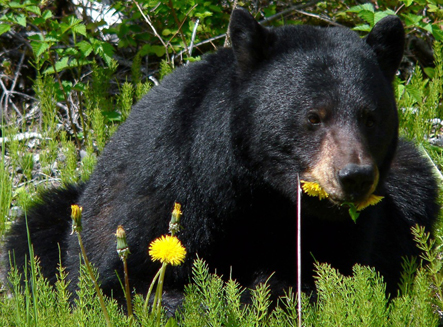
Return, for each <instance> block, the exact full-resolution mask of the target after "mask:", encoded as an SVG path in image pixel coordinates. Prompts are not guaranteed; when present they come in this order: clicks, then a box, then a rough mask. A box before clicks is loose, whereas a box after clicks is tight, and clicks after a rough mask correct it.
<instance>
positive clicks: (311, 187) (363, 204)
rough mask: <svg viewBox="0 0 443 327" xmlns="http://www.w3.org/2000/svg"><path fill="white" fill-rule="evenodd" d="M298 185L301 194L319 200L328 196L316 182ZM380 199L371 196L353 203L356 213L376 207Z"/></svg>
mask: <svg viewBox="0 0 443 327" xmlns="http://www.w3.org/2000/svg"><path fill="white" fill-rule="evenodd" d="M300 183H301V184H302V186H301V187H302V189H303V192H305V193H306V194H307V195H309V196H316V197H318V198H319V199H320V200H323V199H325V198H327V197H328V196H329V194H328V193H327V192H326V191H325V190H324V189H323V188H322V187H321V186H320V184H318V183H317V182H307V181H300ZM382 199H383V196H379V195H374V194H371V196H370V197H369V198H367V199H366V200H364V201H360V202H356V203H354V205H355V208H356V210H357V211H362V210H363V209H366V208H367V207H369V206H373V205H376V204H377V203H379V202H380V201H381V200H382ZM347 204H349V203H347Z"/></svg>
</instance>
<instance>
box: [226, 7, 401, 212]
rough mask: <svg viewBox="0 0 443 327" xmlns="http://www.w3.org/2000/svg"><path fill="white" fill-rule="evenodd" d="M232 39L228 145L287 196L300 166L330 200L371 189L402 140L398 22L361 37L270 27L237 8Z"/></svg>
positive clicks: (355, 197) (361, 196)
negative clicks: (233, 70)
mask: <svg viewBox="0 0 443 327" xmlns="http://www.w3.org/2000/svg"><path fill="white" fill-rule="evenodd" d="M230 37H231V43H232V48H233V52H234V55H235V60H236V72H237V74H236V90H235V91H234V92H235V96H234V99H235V100H234V101H235V106H234V109H233V111H234V112H233V120H232V124H231V126H232V132H233V145H234V148H235V150H236V153H237V155H238V157H239V158H240V160H241V161H242V162H243V164H244V165H245V166H247V168H248V170H249V171H251V172H252V173H253V174H254V175H255V176H256V177H257V178H260V179H262V180H263V181H264V182H265V184H267V185H269V187H271V188H273V189H276V190H278V191H279V192H281V193H282V194H284V196H287V197H288V198H290V199H292V200H294V198H295V196H296V187H295V185H296V181H297V173H298V174H299V175H300V178H301V179H302V180H307V181H315V182H317V183H319V184H320V186H321V187H322V188H323V189H324V190H325V191H326V192H327V193H328V194H329V195H330V196H329V199H330V200H331V201H332V202H333V203H337V204H340V203H343V202H349V201H352V202H355V201H362V200H365V199H367V198H368V197H369V196H370V195H371V194H373V193H374V192H376V193H377V192H378V191H379V190H380V187H381V186H380V185H381V184H382V183H383V179H384V178H385V176H386V174H387V172H388V170H389V167H390V164H391V161H392V159H393V156H394V153H395V149H396V146H397V139H398V117H397V109H396V105H395V98H394V93H393V89H392V86H391V83H392V81H393V78H394V76H395V73H396V71H397V69H398V66H399V64H400V61H401V58H402V55H403V47H404V30H403V26H402V23H401V21H400V20H399V19H398V18H397V17H395V16H388V17H385V18H384V19H382V20H381V21H379V22H378V23H377V24H376V25H375V26H374V28H373V29H372V31H371V32H370V33H369V35H368V36H367V37H366V38H364V39H362V38H360V37H359V36H358V35H357V34H356V33H355V32H353V31H350V30H349V29H345V28H340V27H331V28H318V27H312V26H285V27H280V28H275V29H268V28H266V27H263V26H261V25H259V24H258V23H257V22H256V21H255V20H254V19H253V17H252V16H251V15H250V14H249V13H248V12H247V11H245V10H243V9H236V10H235V11H234V12H233V14H232V18H231V23H230Z"/></svg>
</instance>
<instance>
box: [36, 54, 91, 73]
mask: <svg viewBox="0 0 443 327" xmlns="http://www.w3.org/2000/svg"><path fill="white" fill-rule="evenodd" d="M91 63H92V61H91V60H77V59H71V58H69V57H64V58H62V59H61V60H59V61H57V62H56V63H55V69H56V70H57V71H58V72H60V71H62V70H64V69H66V68H75V67H81V66H84V65H88V64H91ZM54 73H55V71H54V67H52V66H51V67H49V68H48V69H46V70H45V71H44V72H43V74H54Z"/></svg>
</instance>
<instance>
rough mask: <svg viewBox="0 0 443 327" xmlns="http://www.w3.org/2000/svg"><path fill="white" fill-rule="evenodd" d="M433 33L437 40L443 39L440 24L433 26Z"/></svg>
mask: <svg viewBox="0 0 443 327" xmlns="http://www.w3.org/2000/svg"><path fill="white" fill-rule="evenodd" d="M432 35H433V36H434V37H435V39H436V40H437V41H443V31H442V30H441V29H440V28H439V27H438V26H435V25H434V26H432Z"/></svg>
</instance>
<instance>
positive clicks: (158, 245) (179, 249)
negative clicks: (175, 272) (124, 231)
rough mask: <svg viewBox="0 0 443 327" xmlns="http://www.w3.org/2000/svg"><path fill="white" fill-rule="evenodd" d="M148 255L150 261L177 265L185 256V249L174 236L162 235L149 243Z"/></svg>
mask: <svg viewBox="0 0 443 327" xmlns="http://www.w3.org/2000/svg"><path fill="white" fill-rule="evenodd" d="M149 255H150V256H151V258H152V261H160V262H161V263H166V264H170V265H172V266H178V265H180V264H182V263H183V261H184V260H185V257H186V249H185V248H184V247H183V245H182V244H181V242H180V240H179V239H178V238H177V237H175V236H170V235H163V236H161V237H159V238H157V239H155V240H154V241H152V242H151V244H150V245H149Z"/></svg>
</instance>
